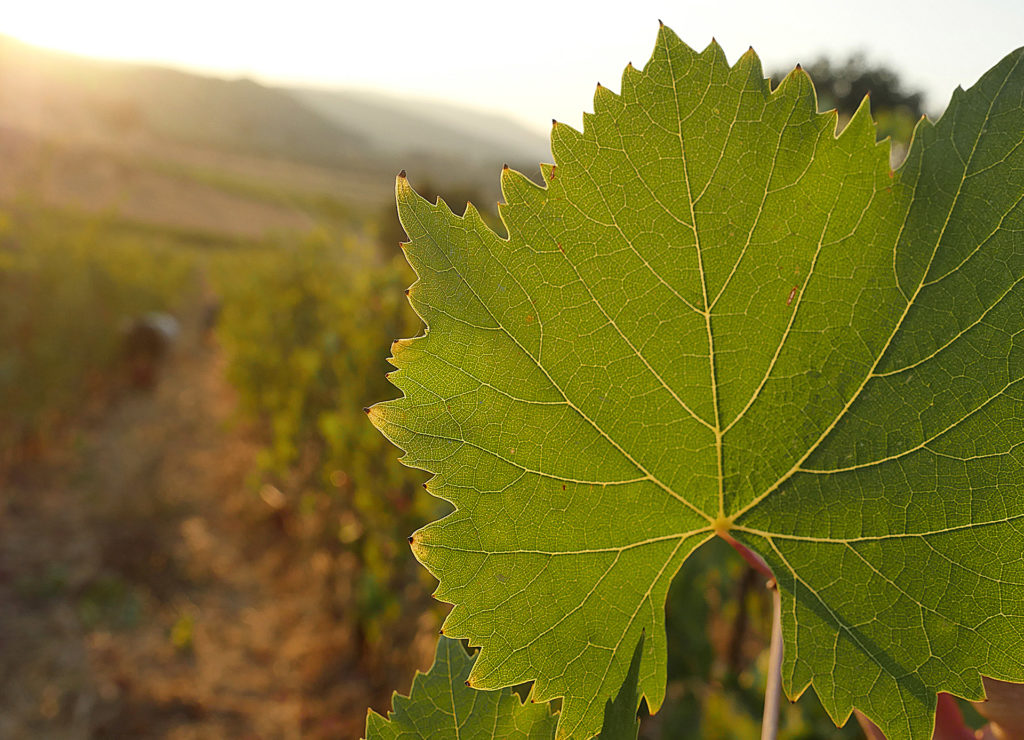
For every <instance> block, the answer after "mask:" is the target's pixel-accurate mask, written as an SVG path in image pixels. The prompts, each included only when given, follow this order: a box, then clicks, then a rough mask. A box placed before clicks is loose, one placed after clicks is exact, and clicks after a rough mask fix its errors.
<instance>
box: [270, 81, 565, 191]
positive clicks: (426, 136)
mask: <svg viewBox="0 0 1024 740" xmlns="http://www.w3.org/2000/svg"><path fill="white" fill-rule="evenodd" d="M290 92H291V93H292V94H293V95H294V96H295V97H296V98H297V99H298V100H299V101H301V102H302V103H304V104H306V105H307V106H309V107H310V108H311V109H312V110H315V111H317V112H318V113H320V114H322V115H323V116H324V117H325V118H328V119H330V120H332V121H334V122H336V123H338V124H339V125H341V126H343V127H345V128H347V129H349V130H351V131H353V132H356V134H357V135H358V136H361V137H363V138H364V139H366V140H367V141H369V142H370V143H371V144H372V145H373V146H374V147H376V148H377V149H379V150H380V151H381V152H386V153H387V154H386V155H383V154H382V156H387V157H388V159H390V160H392V161H395V162H400V161H401V160H402V158H408V157H410V156H411V157H413V158H415V157H425V156H428V157H450V158H458V159H464V160H466V161H468V162H469V163H471V164H474V165H478V166H491V167H494V166H498V167H500V166H501V165H502V164H504V163H508V164H509V165H510V166H516V167H517V168H519V169H522V170H523V171H530V170H531V169H536V167H537V163H538V162H546V161H549V160H550V159H551V151H550V148H549V146H548V141H547V139H546V137H544V136H542V135H540V134H538V133H536V132H533V131H530V130H528V129H527V128H525V127H524V126H521V125H519V124H518V123H516V122H514V121H512V120H510V119H508V118H505V117H504V116H500V115H496V114H489V113H484V112H481V111H476V110H472V109H470V108H465V107H463V106H459V105H454V104H451V103H446V102H443V101H435V100H407V99H403V98H400V97H397V96H395V95H388V94H383V93H375V92H366V91H350V90H325V89H314V88H292V89H291V90H290ZM403 166H404V165H403Z"/></svg>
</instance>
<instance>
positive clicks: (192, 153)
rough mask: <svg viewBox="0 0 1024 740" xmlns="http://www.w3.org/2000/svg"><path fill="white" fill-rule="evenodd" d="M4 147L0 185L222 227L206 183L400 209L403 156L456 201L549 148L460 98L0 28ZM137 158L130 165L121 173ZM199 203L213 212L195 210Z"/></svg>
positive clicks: (478, 193) (419, 177) (278, 222)
mask: <svg viewBox="0 0 1024 740" xmlns="http://www.w3.org/2000/svg"><path fill="white" fill-rule="evenodd" d="M0 152H3V153H4V154H5V159H4V163H5V169H6V170H7V176H6V177H5V178H4V179H3V180H2V181H0V199H2V198H5V197H10V196H11V195H12V193H13V192H15V191H16V192H21V193H24V192H25V191H26V189H27V190H38V191H40V193H41V197H42V199H43V200H44V201H45V202H47V203H50V204H51V205H58V206H60V205H72V206H74V207H77V208H85V209H86V210H92V211H95V210H102V209H104V208H116V209H121V208H122V207H123V204H124V203H125V202H130V203H131V205H129V206H124V208H127V210H128V211H129V212H130V213H131V214H133V217H134V216H141V218H142V220H147V221H153V222H157V223H161V224H167V223H168V222H169V221H170V222H173V221H174V220H175V219H176V218H178V215H181V216H182V217H183V218H184V222H185V223H186V224H187V225H190V226H192V225H206V224H210V223H212V224H214V225H216V223H217V220H218V216H217V213H216V209H215V208H214V207H213V206H214V204H215V203H221V204H222V205H224V199H223V198H219V199H218V198H210V197H209V195H210V194H209V192H208V191H209V189H210V188H211V187H215V186H216V187H218V188H219V189H221V190H223V189H224V187H220V186H223V185H224V183H225V177H227V179H229V180H230V181H231V182H230V183H229V184H230V185H231V187H229V188H228V190H230V191H231V192H230V193H229V195H230V196H231V198H233V199H235V200H237V199H238V198H239V197H240V195H246V197H249V198H250V199H251V196H252V195H253V193H254V191H256V190H259V191H260V194H261V197H260V198H257V200H261V201H263V202H262V204H261V206H260V208H262V209H263V210H264V211H266V210H267V208H268V207H270V206H273V207H275V208H277V209H278V210H280V209H281V207H282V203H281V201H288V204H290V205H289V207H293V208H294V202H295V199H294V198H291V197H290V194H293V193H295V192H299V193H300V194H303V195H302V197H300V198H299V200H300V201H302V200H306V199H308V198H307V196H328V197H331V198H333V199H335V200H337V201H338V202H339V203H342V204H346V205H351V206H354V207H355V208H357V209H359V210H364V211H365V212H373V211H379V210H380V209H383V208H392V209H393V205H388V204H389V203H390V201H391V195H390V193H391V189H392V178H393V177H394V174H395V173H396V172H397V171H398V170H400V169H406V170H408V171H409V173H410V176H411V177H412V179H413V182H414V183H416V184H417V186H418V187H421V188H422V189H423V190H424V191H426V192H430V193H440V194H442V195H443V196H445V197H446V198H448V199H449V200H451V201H452V203H453V205H457V204H458V202H459V201H460V200H461V201H464V200H465V199H466V198H467V197H469V198H471V199H473V200H474V201H475V202H477V203H478V205H480V207H481V208H482V209H484V210H489V209H493V206H494V202H495V201H496V200H497V199H498V197H499V196H500V193H499V190H498V173H499V172H500V169H501V166H502V164H503V163H505V162H508V163H509V164H510V165H512V166H516V167H518V168H520V169H522V170H523V171H524V172H526V173H528V174H533V175H536V172H537V163H538V162H539V161H543V160H547V159H550V155H549V153H548V148H547V144H546V142H545V140H544V137H543V136H541V135H538V134H534V133H533V132H530V131H528V130H526V129H524V128H523V127H522V126H520V125H518V124H516V123H514V122H512V121H510V120H508V119H505V118H502V117H500V116H496V115H489V114H486V113H479V112H476V111H471V110H467V109H463V108H459V107H457V106H453V105H450V104H445V103H432V102H431V103H428V102H422V101H420V102H411V101H407V100H403V99H401V98H397V97H390V96H387V95H384V94H370V93H363V92H360V93H356V92H346V91H324V90H297V89H285V88H275V87H271V86H267V85H263V84H260V83H257V82H254V81H252V80H248V79H236V80H225V79H220V78H216V77H209V76H203V75H199V74H193V73H189V72H183V71H179V70H172V69H165V68H161V67H156V66H152V65H142V64H129V63H121V62H112V61H100V60H95V59H88V58H84V57H77V56H74V55H70V54H64V53H60V52H55V51H50V50H43V49H38V48H35V47H32V46H29V45H27V44H24V43H22V42H20V41H17V40H14V39H11V38H8V37H4V36H0ZM83 162H85V163H86V164H87V166H83V164H82V163H83ZM126 167H127V168H128V169H129V170H131V172H132V173H134V174H133V175H132V176H131V177H128V178H124V177H121V176H120V174H119V173H120V172H123V171H124V169H125V168H126ZM282 170H287V173H285V176H283V175H282ZM111 172H113V173H114V175H113V176H112V175H111ZM169 177H170V178H171V179H173V180H175V182H174V183H173V184H171V183H170V181H169V180H168V178H169ZM183 180H184V183H183ZM197 180H198V182H196V181H197ZM213 180H216V181H218V182H219V184H220V185H219V186H217V185H216V183H213V182H212V181H213ZM151 181H154V182H151ZM155 181H159V182H158V183H155ZM240 181H241V182H240ZM140 182H145V183H147V185H146V186H145V187H140V186H139V183H140ZM154 183H155V184H154ZM240 190H245V191H247V192H246V193H241V194H240V192H239V191H240ZM165 191H167V192H165ZM187 191H189V192H187ZM191 191H194V192H191ZM201 191H202V192H201ZM271 191H286V192H287V196H282V195H281V192H277V194H276V195H275V194H274V193H273V192H271ZM65 196H69V197H70V196H73V197H70V199H69V197H65ZM270 196H272V197H270ZM140 199H142V200H144V201H145V204H141V205H140V204H139V203H137V201H139V200H140ZM268 200H270V201H277V202H276V203H272V204H269V205H268V203H267V201H268ZM171 201H173V202H174V203H175V205H174V207H173V208H171V211H173V213H172V214H170V215H168V214H167V213H165V211H167V210H168V209H167V208H165V207H164V204H165V203H167V202H171ZM190 203H194V205H189V204H190ZM367 207H369V210H368V211H367V210H366V209H367ZM197 209H198V210H199V211H205V213H204V214H202V215H201V216H199V217H195V215H196V212H197ZM234 210H235V211H237V212H238V213H241V214H244V212H246V210H247V209H246V208H234ZM249 210H251V209H249ZM186 211H187V213H186ZM151 212H152V214H151ZM176 214H177V215H176ZM150 215H152V218H151V217H150ZM235 221H236V222H239V223H240V222H244V221H249V222H250V223H251V224H253V225H254V226H258V225H259V224H267V225H270V226H273V227H276V228H279V227H282V226H287V225H289V224H290V225H293V226H295V225H298V224H299V223H300V222H301V223H307V222H308V218H306V217H305V215H302V217H301V218H298V219H296V218H293V217H291V216H288V215H287V214H282V213H277V214H269V213H265V214H263V215H262V216H256V217H253V218H249V217H248V216H245V215H242V216H241V217H240V219H235ZM270 226H268V228H269V227H270ZM261 229H262V226H260V227H259V228H257V229H256V230H261ZM249 231H252V230H251V229H250V230H249Z"/></svg>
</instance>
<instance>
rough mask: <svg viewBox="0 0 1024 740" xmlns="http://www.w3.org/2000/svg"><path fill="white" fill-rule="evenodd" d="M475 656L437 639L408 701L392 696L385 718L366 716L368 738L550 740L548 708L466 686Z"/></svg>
mask: <svg viewBox="0 0 1024 740" xmlns="http://www.w3.org/2000/svg"><path fill="white" fill-rule="evenodd" d="M473 660H474V659H473V658H471V657H469V655H467V654H466V651H465V650H464V649H463V647H462V645H461V644H460V643H459V641H458V640H450V639H448V638H447V637H441V639H440V640H439V641H438V643H437V653H436V654H435V656H434V665H432V666H431V667H430V670H429V671H427V672H426V673H417V674H416V677H415V678H414V679H413V681H412V690H411V691H410V692H409V696H408V697H404V696H400V695H399V694H397V693H396V694H395V695H394V698H393V699H392V704H393V711H391V712H390V713H389V714H388V717H387V719H385V718H384V717H382V716H380V715H379V714H377V713H376V712H373V711H370V712H367V715H366V739H367V740H378V739H379V740H416V739H422V740H433V739H434V738H454V737H458V738H464V739H465V740H484V739H485V738H486V739H487V740H491V739H492V738H493V739H494V740H498V738H500V739H501V740H505V739H506V738H507V739H508V740H544V739H550V738H552V737H554V734H555V717H554V716H553V715H552V714H551V712H550V710H549V709H548V706H547V705H546V704H532V703H526V704H524V703H522V702H521V701H520V699H519V697H518V696H516V694H515V693H513V691H512V690H511V689H502V690H501V691H477V690H476V689H472V688H470V687H469V682H468V679H469V672H470V669H471V668H472V667H473Z"/></svg>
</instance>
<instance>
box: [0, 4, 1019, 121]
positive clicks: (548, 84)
mask: <svg viewBox="0 0 1024 740" xmlns="http://www.w3.org/2000/svg"><path fill="white" fill-rule="evenodd" d="M4 5H5V6H6V7H5V8H4V9H3V11H2V13H0V33H7V34H10V35H13V36H17V37H19V38H22V39H24V40H26V41H30V42H33V43H37V44H40V45H44V46H50V47H54V48H60V49H66V50H70V51H76V52H80V53H85V54H89V55H93V56H104V57H110V58H115V59H136V60H146V61H155V62H161V63H167V64H173V65H175V66H180V67H186V68H191V69H198V70H203V71H212V72H217V73H219V74H223V75H229V76H236V75H247V76H251V77H254V78H256V79H259V80H263V81H269V82H309V83H315V84H318V85H339V86H346V87H359V88H374V89H382V88H383V89H387V90H390V91H393V92H398V93H402V94H407V95H415V96H426V97H436V98H446V99H449V100H454V101H458V102H462V103H465V104H468V105H473V106H475V107H478V108H484V109H489V110H496V111H501V112H504V113H507V114H509V115H512V116H514V117H515V118H517V119H518V120H520V121H522V122H523V123H525V124H527V125H528V126H531V127H532V128H535V129H537V130H542V131H547V129H548V126H549V124H550V120H551V119H552V118H557V119H559V120H561V121H565V122H567V123H572V124H574V125H579V121H580V114H581V112H582V111H583V110H584V109H586V110H590V109H591V100H592V96H593V89H594V84H595V83H596V82H597V81H601V82H602V83H603V84H605V85H607V86H608V87H611V88H612V89H616V90H617V89H618V87H619V84H618V83H619V79H620V76H621V73H622V68H623V67H624V66H625V65H626V63H627V62H629V61H632V62H633V63H634V64H635V65H637V66H640V65H641V64H643V63H644V62H646V61H647V59H648V58H649V57H650V53H651V47H652V45H653V43H654V38H655V34H656V31H657V26H658V23H657V21H658V19H659V18H661V19H663V20H664V21H665V23H666V24H667V25H669V26H671V27H672V28H673V30H675V31H676V33H678V34H679V36H680V37H682V39H683V40H684V41H686V42H687V43H688V44H690V45H691V46H693V47H696V48H699V49H700V48H704V46H706V45H707V43H708V42H709V41H710V40H711V37H712V36H713V35H714V36H715V37H716V38H717V39H718V41H719V43H720V44H722V46H723V47H724V49H725V52H726V54H727V55H728V57H729V60H730V61H735V59H736V58H737V57H738V56H739V55H740V54H742V53H743V52H744V51H745V50H746V49H747V46H748V45H753V46H754V49H755V50H756V51H757V52H758V54H759V55H760V56H761V59H762V61H763V62H764V66H765V68H766V69H768V70H771V69H774V68H777V67H779V66H782V65H786V66H789V65H792V64H793V63H795V62H805V63H806V62H809V61H811V60H813V59H814V58H816V57H818V56H820V55H822V54H828V55H829V56H831V57H833V58H845V57H846V56H847V55H848V54H849V53H850V52H852V51H855V50H862V51H864V52H866V53H867V55H868V58H869V59H870V60H872V61H877V62H883V63H886V64H889V65H890V66H893V67H895V68H897V69H898V70H900V71H901V73H902V75H903V77H904V79H905V80H906V82H907V83H908V86H910V87H913V88H917V89H920V90H923V91H924V92H925V94H926V105H927V107H928V108H929V109H930V110H938V109H941V108H942V107H944V105H945V103H946V101H947V100H948V98H949V95H950V93H951V92H952V90H953V88H954V87H955V86H956V85H958V84H961V85H964V86H967V85H969V84H971V83H973V82H974V81H975V80H976V79H977V78H978V76H979V75H980V74H982V73H983V72H984V71H985V70H986V69H988V68H989V67H991V66H992V65H994V64H995V63H996V62H998V61H999V59H1001V58H1002V57H1003V56H1004V55H1006V54H1007V53H1008V52H1010V51H1012V50H1013V49H1015V48H1016V47H1018V46H1021V45H1024V1H1022V0H973V2H971V3H967V2H963V0H907V1H901V0H893V1H891V2H855V1H854V0H846V1H845V2H824V1H823V0H801V1H800V2H795V1H790V0H776V1H774V2H771V1H769V2H765V1H761V2H755V1H754V0H738V1H737V2H728V1H726V0H719V1H718V2H716V1H715V0H702V1H699V2H698V1H694V0H677V1H676V2H652V1H648V0H618V1H617V2H614V3H612V2H601V1H591V2H578V3H560V2H556V1H555V0H548V1H547V2H533V1H532V0H530V1H525V2H524V1H523V0H503V2H500V3H499V2H487V1H486V0H477V2H445V1H443V0H418V2H404V1H397V0H391V1H390V2H389V1H387V0H385V1H383V2H381V1H377V0H361V1H360V2H355V3H352V2H347V1H342V0H334V1H330V2H328V1H326V0H284V1H281V2H275V3H269V2H266V3H264V2H259V1H258V0H257V1H255V2H254V1H253V0H247V1H245V2H242V1H236V0H173V1H172V2H167V1H165V0H25V1H24V2H17V1H16V0H8V2H5V3H4Z"/></svg>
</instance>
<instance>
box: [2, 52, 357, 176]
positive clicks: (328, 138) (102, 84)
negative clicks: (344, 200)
mask: <svg viewBox="0 0 1024 740" xmlns="http://www.w3.org/2000/svg"><path fill="white" fill-rule="evenodd" d="M0 123H3V124H5V125H8V126H14V127H18V128H27V129H29V130H34V131H39V132H41V133H46V134H49V135H54V136H61V135H67V136H70V137H73V138H82V137H85V138H97V137H98V138H105V137H107V136H111V135H112V136H118V135H128V136H130V135H134V134H139V133H149V134H153V135H156V136H159V137H168V138H171V139H175V140H178V141H183V142H188V143H193V144H202V145H206V146H212V147H216V148H221V149H226V150H236V151H247V152H255V153H259V154H265V155H273V156H281V157H287V158H292V159H298V160H302V161H314V162H319V163H321V164H326V165H335V166H357V165H365V164H366V161H365V160H366V157H365V151H366V146H367V142H366V141H365V140H364V139H363V138H362V137H360V136H359V135H357V134H355V133H354V132H352V131H348V130H346V129H345V128H344V127H343V126H342V125H340V124H338V123H337V122H333V121H328V120H326V119H325V118H324V117H323V116H321V115H320V114H318V113H316V112H315V111H312V110H310V109H309V108H308V107H307V106H304V105H302V104H301V103H300V102H298V101H297V100H296V99H295V98H294V97H293V96H292V95H290V94H288V93H287V92H285V91H283V90H278V89H274V88H270V87H265V86H263V85H260V84H257V83H255V82H252V81H250V80H223V79H218V78H214V77H204V76H200V75H195V74H189V73H186V72H179V71H176V70H171V69H163V68H160V67H154V66H148V65H137V64H125V63H119V62H107V61H99V60H94V59H87V58H83V57H77V56H73V55H70V54H62V53H59V52H54V51H48V50H42V49H37V48H34V47H32V46H28V45H27V44H23V43H21V42H19V41H16V40H14V39H11V38H7V37H3V36H0Z"/></svg>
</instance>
